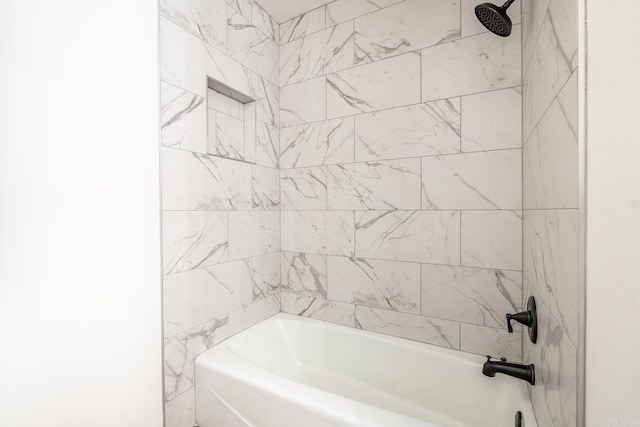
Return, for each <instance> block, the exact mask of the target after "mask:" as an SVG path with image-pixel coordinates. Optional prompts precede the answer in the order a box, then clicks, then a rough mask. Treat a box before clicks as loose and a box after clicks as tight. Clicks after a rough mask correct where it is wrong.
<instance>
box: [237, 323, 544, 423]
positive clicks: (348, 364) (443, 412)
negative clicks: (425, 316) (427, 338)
mask: <svg viewBox="0 0 640 427" xmlns="http://www.w3.org/2000/svg"><path fill="white" fill-rule="evenodd" d="M227 345H228V350H229V351H230V352H231V353H233V354H235V355H236V356H237V357H239V358H241V359H243V360H245V361H247V362H249V363H251V364H253V365H255V366H258V367H260V368H262V369H264V370H266V371H268V372H270V373H272V374H274V375H277V376H279V377H281V378H285V379H288V380H290V381H293V382H295V383H297V384H303V385H306V386H308V387H312V388H314V389H317V390H322V391H325V392H328V393H332V394H335V395H338V396H342V397H344V398H347V399H351V400H353V401H357V402H363V403H365V404H368V405H372V406H374V407H378V408H382V409H385V410H388V411H391V412H395V413H398V414H403V415H406V416H409V417H412V418H416V419H419V420H424V421H425V422H430V423H433V424H435V425H438V426H442V427H471V426H473V427H476V426H488V427H495V426H506V425H513V419H514V415H515V412H516V411H517V410H521V411H523V413H525V418H531V417H532V415H531V414H530V412H531V411H530V403H529V402H528V400H529V398H528V393H527V391H526V388H525V387H524V384H520V383H519V382H518V381H517V380H513V379H511V378H507V377H504V376H501V375H498V376H496V377H495V378H487V377H484V376H483V375H482V373H481V367H482V363H483V362H484V358H483V357H481V356H476V355H470V354H465V353H461V352H457V351H454V350H449V349H444V348H439V347H434V346H429V345H425V344H422V343H415V342H412V341H408V340H403V339H399V338H394V337H387V336H382V335H379V334H375V333H371V332H365V331H359V330H355V329H352V328H346V327H342V326H338V325H332V324H328V323H325V322H318V321H310V320H309V319H303V318H300V317H296V316H289V315H285V314H279V315H277V316H276V317H274V318H272V319H269V320H267V321H265V322H263V323H262V324H260V325H257V326H256V327H253V328H251V329H249V330H247V331H245V332H244V333H243V334H242V336H238V337H234V338H233V339H231V340H229V341H228V344H227ZM523 403H526V404H524V405H523ZM509 420H510V421H511V423H509ZM533 425H534V422H532V421H529V422H528V423H527V426H533Z"/></svg>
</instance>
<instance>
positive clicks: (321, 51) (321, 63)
mask: <svg viewBox="0 0 640 427" xmlns="http://www.w3.org/2000/svg"><path fill="white" fill-rule="evenodd" d="M353 52H354V45H353V23H351V22H346V23H344V24H340V25H338V26H335V27H331V28H328V29H326V30H324V31H320V32H317V33H315V34H312V35H310V36H306V37H304V38H303V39H299V40H295V41H293V42H291V43H287V44H285V45H282V46H280V84H281V85H282V86H284V85H287V84H291V83H296V82H299V81H302V80H307V79H310V78H313V77H318V76H321V75H323V74H326V73H331V72H333V71H339V70H343V69H345V68H350V67H353V56H354V53H353Z"/></svg>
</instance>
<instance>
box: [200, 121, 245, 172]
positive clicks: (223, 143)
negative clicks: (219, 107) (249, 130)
mask: <svg viewBox="0 0 640 427" xmlns="http://www.w3.org/2000/svg"><path fill="white" fill-rule="evenodd" d="M211 116H215V119H212V118H211ZM212 124H215V127H212V126H211V125H212ZM212 131H213V132H212ZM212 146H213V147H215V151H213V152H212V153H211V154H215V155H217V156H220V157H226V158H228V159H236V160H244V158H245V151H244V119H242V120H240V119H236V118H235V117H231V116H228V115H226V114H223V113H220V112H217V111H214V110H211V109H210V110H209V147H210V148H211V147H212Z"/></svg>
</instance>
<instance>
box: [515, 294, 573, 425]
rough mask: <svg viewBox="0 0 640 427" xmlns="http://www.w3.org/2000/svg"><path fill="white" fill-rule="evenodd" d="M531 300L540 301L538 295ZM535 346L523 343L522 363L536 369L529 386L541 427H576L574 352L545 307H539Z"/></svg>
mask: <svg viewBox="0 0 640 427" xmlns="http://www.w3.org/2000/svg"><path fill="white" fill-rule="evenodd" d="M534 296H535V297H536V298H537V299H538V300H540V298H539V296H538V295H535V293H534ZM538 307H539V308H538V342H537V344H532V343H531V342H530V341H529V340H527V339H525V340H524V363H527V364H528V363H533V364H534V365H535V367H536V377H537V379H536V381H537V383H536V385H535V386H533V387H531V386H529V392H530V394H531V401H532V403H533V406H534V408H535V411H536V418H537V419H538V425H540V426H543V425H544V426H556V427H559V426H574V425H576V402H577V398H576V393H577V385H576V372H577V370H576V366H577V349H576V346H575V344H574V343H572V342H571V340H570V339H569V338H568V337H567V336H566V334H565V333H564V332H563V330H562V328H561V327H560V326H559V325H558V323H557V322H556V319H555V318H554V317H553V316H552V315H551V313H550V312H549V311H548V310H547V307H546V306H545V305H544V304H539V305H538Z"/></svg>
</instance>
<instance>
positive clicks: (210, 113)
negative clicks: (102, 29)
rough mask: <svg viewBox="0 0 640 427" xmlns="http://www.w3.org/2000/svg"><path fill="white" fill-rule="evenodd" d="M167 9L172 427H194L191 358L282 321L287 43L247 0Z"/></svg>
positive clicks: (164, 74) (166, 1) (168, 2)
mask: <svg viewBox="0 0 640 427" xmlns="http://www.w3.org/2000/svg"><path fill="white" fill-rule="evenodd" d="M160 5H161V18H160V32H161V79H162V83H161V84H162V149H161V150H162V201H163V202H162V210H163V268H164V280H163V287H164V289H163V296H164V298H163V299H164V339H165V343H164V344H165V345H164V359H165V360H164V372H165V401H166V405H165V409H166V427H192V426H193V425H194V424H195V423H196V420H195V408H194V389H193V383H194V378H193V375H194V372H193V360H194V358H195V357H196V356H197V355H199V354H200V353H202V352H203V351H205V350H207V349H209V348H211V347H212V346H213V345H215V344H217V343H218V342H220V341H222V340H224V339H226V338H227V337H229V336H231V335H233V334H235V333H237V332H239V331H241V330H243V329H245V328H247V327H249V326H251V325H252V324H254V323H257V322H259V321H261V320H263V319H265V318H267V317H269V316H271V315H273V314H275V313H278V312H279V311H280V272H281V267H280V265H281V262H282V261H281V256H280V234H281V233H280V226H281V220H280V172H279V170H278V167H279V146H280V144H279V126H280V105H279V103H280V92H279V81H278V75H279V68H278V49H279V47H278V43H279V36H280V31H279V26H278V24H277V23H276V22H275V21H274V20H273V19H271V17H270V16H269V15H268V14H267V13H265V11H264V10H263V9H262V8H261V7H260V6H259V5H258V4H257V3H255V2H253V1H252V0H237V1H236V0H234V1H232V0H227V1H225V0H207V1H202V0H161V2H160ZM208 78H211V79H214V80H217V81H218V82H221V83H223V84H225V85H226V86H228V87H230V88H232V89H234V90H235V91H237V92H240V93H242V94H244V95H246V96H248V97H249V98H252V99H254V100H255V102H253V103H249V104H242V103H239V102H237V101H234V100H232V99H231V98H229V97H227V96H225V95H222V94H220V93H218V92H215V91H213V90H211V89H208Z"/></svg>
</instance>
